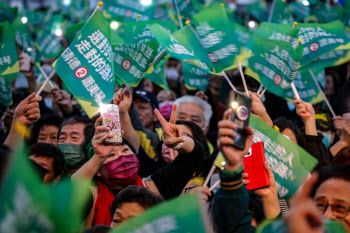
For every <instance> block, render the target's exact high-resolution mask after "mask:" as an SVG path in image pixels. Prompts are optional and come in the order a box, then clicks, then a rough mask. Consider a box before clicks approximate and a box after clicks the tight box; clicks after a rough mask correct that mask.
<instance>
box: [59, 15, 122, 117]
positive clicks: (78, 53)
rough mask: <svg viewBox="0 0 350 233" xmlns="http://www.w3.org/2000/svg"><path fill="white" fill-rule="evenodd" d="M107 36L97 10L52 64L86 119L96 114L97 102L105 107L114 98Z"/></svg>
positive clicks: (111, 64)
mask: <svg viewBox="0 0 350 233" xmlns="http://www.w3.org/2000/svg"><path fill="white" fill-rule="evenodd" d="M110 37H111V35H110V28H109V24H108V22H107V20H106V19H105V18H104V16H103V15H102V13H101V12H100V11H99V10H97V11H96V12H95V14H94V15H93V16H91V18H90V19H89V21H88V22H87V23H86V24H85V26H84V27H83V29H82V30H81V31H80V33H79V35H78V36H77V37H76V38H75V39H74V41H73V43H72V44H71V45H70V46H69V47H68V48H67V49H66V50H65V51H64V52H63V53H62V54H61V56H60V57H59V58H58V59H57V60H56V62H55V64H54V66H55V70H56V72H57V74H58V75H59V76H60V77H61V79H62V80H63V82H64V83H65V84H66V85H67V87H68V88H69V89H70V91H71V93H73V95H74V96H75V98H76V99H77V101H78V102H79V104H80V105H81V106H82V107H83V108H84V110H85V112H86V113H87V115H88V116H89V117H92V116H94V115H95V114H96V113H98V111H99V104H100V103H105V104H107V103H109V102H110V101H111V99H112V98H113V94H114V86H115V79H114V75H113V62H112V61H113V58H112V47H111V44H110Z"/></svg>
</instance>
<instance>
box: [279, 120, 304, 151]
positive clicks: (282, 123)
mask: <svg viewBox="0 0 350 233" xmlns="http://www.w3.org/2000/svg"><path fill="white" fill-rule="evenodd" d="M273 124H274V125H276V126H277V127H278V128H279V129H280V132H281V133H282V132H283V131H284V130H285V129H290V130H291V131H292V132H293V133H294V135H295V137H296V139H297V142H298V145H299V146H300V147H303V148H304V136H303V133H302V132H301V130H300V128H299V127H298V126H297V125H296V124H294V123H293V122H292V121H290V120H287V118H285V117H278V118H277V119H276V120H274V122H273Z"/></svg>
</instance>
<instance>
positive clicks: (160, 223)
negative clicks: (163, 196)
mask: <svg viewBox="0 0 350 233" xmlns="http://www.w3.org/2000/svg"><path fill="white" fill-rule="evenodd" d="M208 221H209V219H207V217H206V216H205V212H204V210H203V209H202V204H201V202H200V199H199V196H197V195H194V194H191V195H186V196H183V197H180V198H176V199H173V200H171V201H167V202H165V203H163V204H159V205H158V206H156V207H153V208H151V209H149V210H146V211H145V212H144V213H142V214H141V215H140V216H137V217H133V218H132V219H130V220H129V221H127V222H125V223H123V224H121V225H120V226H118V227H117V228H115V229H113V230H111V231H110V233H132V232H133V233H135V232H162V233H183V232H191V233H205V232H209V231H208V228H207V225H208Z"/></svg>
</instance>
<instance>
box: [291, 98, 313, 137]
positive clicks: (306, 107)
mask: <svg viewBox="0 0 350 233" xmlns="http://www.w3.org/2000/svg"><path fill="white" fill-rule="evenodd" d="M294 105H295V107H296V112H297V114H298V115H299V116H300V117H301V118H302V119H303V121H304V124H305V134H306V135H313V136H317V129H316V119H315V110H314V108H313V107H312V105H311V104H310V103H307V102H304V101H302V100H301V99H297V98H296V97H295V98H294Z"/></svg>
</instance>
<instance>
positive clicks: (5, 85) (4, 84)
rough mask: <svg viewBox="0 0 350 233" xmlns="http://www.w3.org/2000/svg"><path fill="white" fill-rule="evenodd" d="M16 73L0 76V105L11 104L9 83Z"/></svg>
mask: <svg viewBox="0 0 350 233" xmlns="http://www.w3.org/2000/svg"><path fill="white" fill-rule="evenodd" d="M16 75H17V74H16V73H13V74H9V75H5V76H0V103H1V104H2V105H5V106H10V105H11V104H12V89H11V81H12V80H13V79H14V78H15V77H16Z"/></svg>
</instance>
